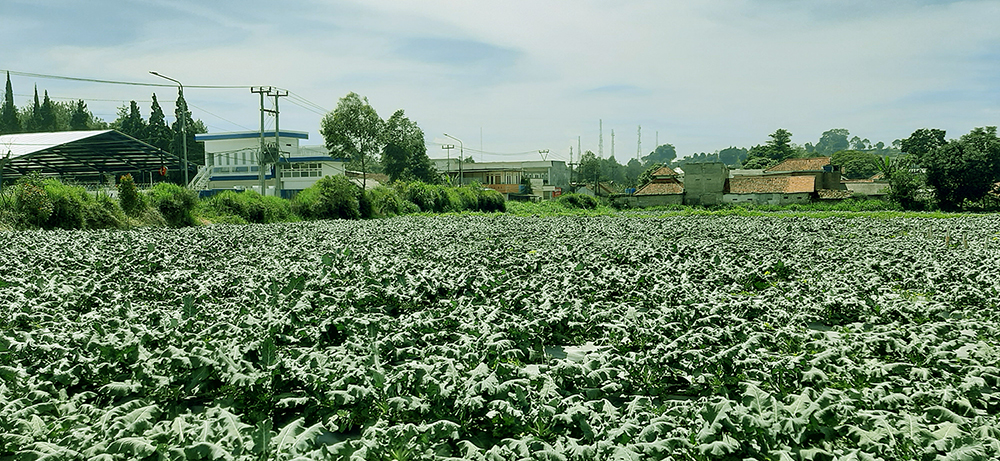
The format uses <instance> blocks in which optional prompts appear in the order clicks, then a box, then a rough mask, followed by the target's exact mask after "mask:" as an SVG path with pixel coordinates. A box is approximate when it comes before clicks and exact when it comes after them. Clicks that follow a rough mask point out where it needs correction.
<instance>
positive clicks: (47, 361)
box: [0, 215, 1000, 460]
mask: <svg viewBox="0 0 1000 461" xmlns="http://www.w3.org/2000/svg"><path fill="white" fill-rule="evenodd" d="M0 239H2V240H3V241H4V245H3V246H2V247H0V460H8V459H10V460H14V459H17V460H22V459H26V460H32V459H51V460H76V459H88V460H125V459H169V460H177V459H236V460H256V459H278V460H293V459H358V460H362V459H363V460H384V459H394V460H404V459H411V460H417V459H421V460H423V459H427V460H432V459H436V460H444V459H473V460H476V459H478V460H509V459H549V460H562V459H566V460H590V459H597V460H604V459H635V460H638V459H674V460H709V459H731V460H742V459H773V460H800V459H801V460H834V459H839V460H870V459H884V460H903V459H913V460H938V459H956V460H980V459H982V460H986V459H997V458H998V457H1000V429H998V428H1000V416H998V414H1000V393H998V390H1000V344H998V340H1000V306H998V304H1000V264H998V260H1000V216H996V215H982V216H965V217H957V218H949V219H919V218H894V219H873V218H826V219H815V218H795V217H784V218H769V217H745V216H678V217H669V218H663V219H646V218H627V217H549V218H532V217H513V216H505V215H498V216H471V215H466V216H445V217H427V216H410V217H401V218H393V219H382V220H366V221H325V222H301V223H286V224H270V225H247V226H228V225H217V226H206V227H197V228H184V229H155V230H153V229H140V230H135V231H112V232H96V231H45V232H43V231H21V232H0Z"/></svg>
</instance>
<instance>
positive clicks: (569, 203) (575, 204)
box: [559, 194, 600, 210]
mask: <svg viewBox="0 0 1000 461" xmlns="http://www.w3.org/2000/svg"><path fill="white" fill-rule="evenodd" d="M559 203H560V204H561V205H562V206H565V207H567V208H578V209H582V210H593V209H595V208H597V206H598V205H599V204H600V203H599V202H598V201H597V199H596V198H594V197H592V196H589V195H584V194H565V195H561V196H559Z"/></svg>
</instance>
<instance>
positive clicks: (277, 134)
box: [267, 88, 288, 197]
mask: <svg viewBox="0 0 1000 461" xmlns="http://www.w3.org/2000/svg"><path fill="white" fill-rule="evenodd" d="M267 95H268V96H273V97H274V149H275V151H274V196H275V197H281V131H279V129H278V128H279V126H278V98H280V97H283V96H288V90H279V89H277V88H273V89H272V90H271V91H269V92H268V93H267Z"/></svg>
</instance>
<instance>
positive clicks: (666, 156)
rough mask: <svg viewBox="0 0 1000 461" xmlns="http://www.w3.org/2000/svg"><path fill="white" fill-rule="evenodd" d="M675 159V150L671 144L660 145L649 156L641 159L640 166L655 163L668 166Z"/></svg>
mask: <svg viewBox="0 0 1000 461" xmlns="http://www.w3.org/2000/svg"><path fill="white" fill-rule="evenodd" d="M675 158H677V150H676V149H675V148H674V146H673V145H671V144H660V145H659V146H656V149H653V151H652V152H650V153H649V155H646V156H644V157H642V164H643V165H646V166H649V165H653V164H656V163H659V164H661V165H670V162H673V161H674V159H675Z"/></svg>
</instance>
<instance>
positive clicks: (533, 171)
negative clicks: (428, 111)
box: [431, 158, 570, 200]
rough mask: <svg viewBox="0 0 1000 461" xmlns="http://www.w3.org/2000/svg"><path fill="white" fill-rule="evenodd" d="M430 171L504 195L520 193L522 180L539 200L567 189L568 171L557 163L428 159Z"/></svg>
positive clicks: (564, 166)
mask: <svg viewBox="0 0 1000 461" xmlns="http://www.w3.org/2000/svg"><path fill="white" fill-rule="evenodd" d="M431 161H432V162H433V163H434V168H435V169H436V170H437V172H438V173H440V174H441V175H442V176H444V177H445V178H447V180H448V181H450V182H451V183H452V184H472V183H474V182H478V183H479V184H482V185H483V187H487V188H490V189H493V190H495V191H497V192H500V193H502V194H504V196H506V197H507V198H510V196H511V195H518V194H522V181H523V180H527V181H528V182H530V184H531V192H532V194H531V195H534V196H536V197H538V198H539V199H541V200H549V199H552V198H556V197H558V196H559V195H560V194H561V193H562V191H563V190H564V189H565V188H567V187H569V179H570V178H569V174H570V171H569V168H568V167H567V166H566V162H563V161H558V160H535V161H524V162H463V163H462V164H461V165H460V164H459V163H458V161H457V160H455V159H446V158H437V159H431Z"/></svg>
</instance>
